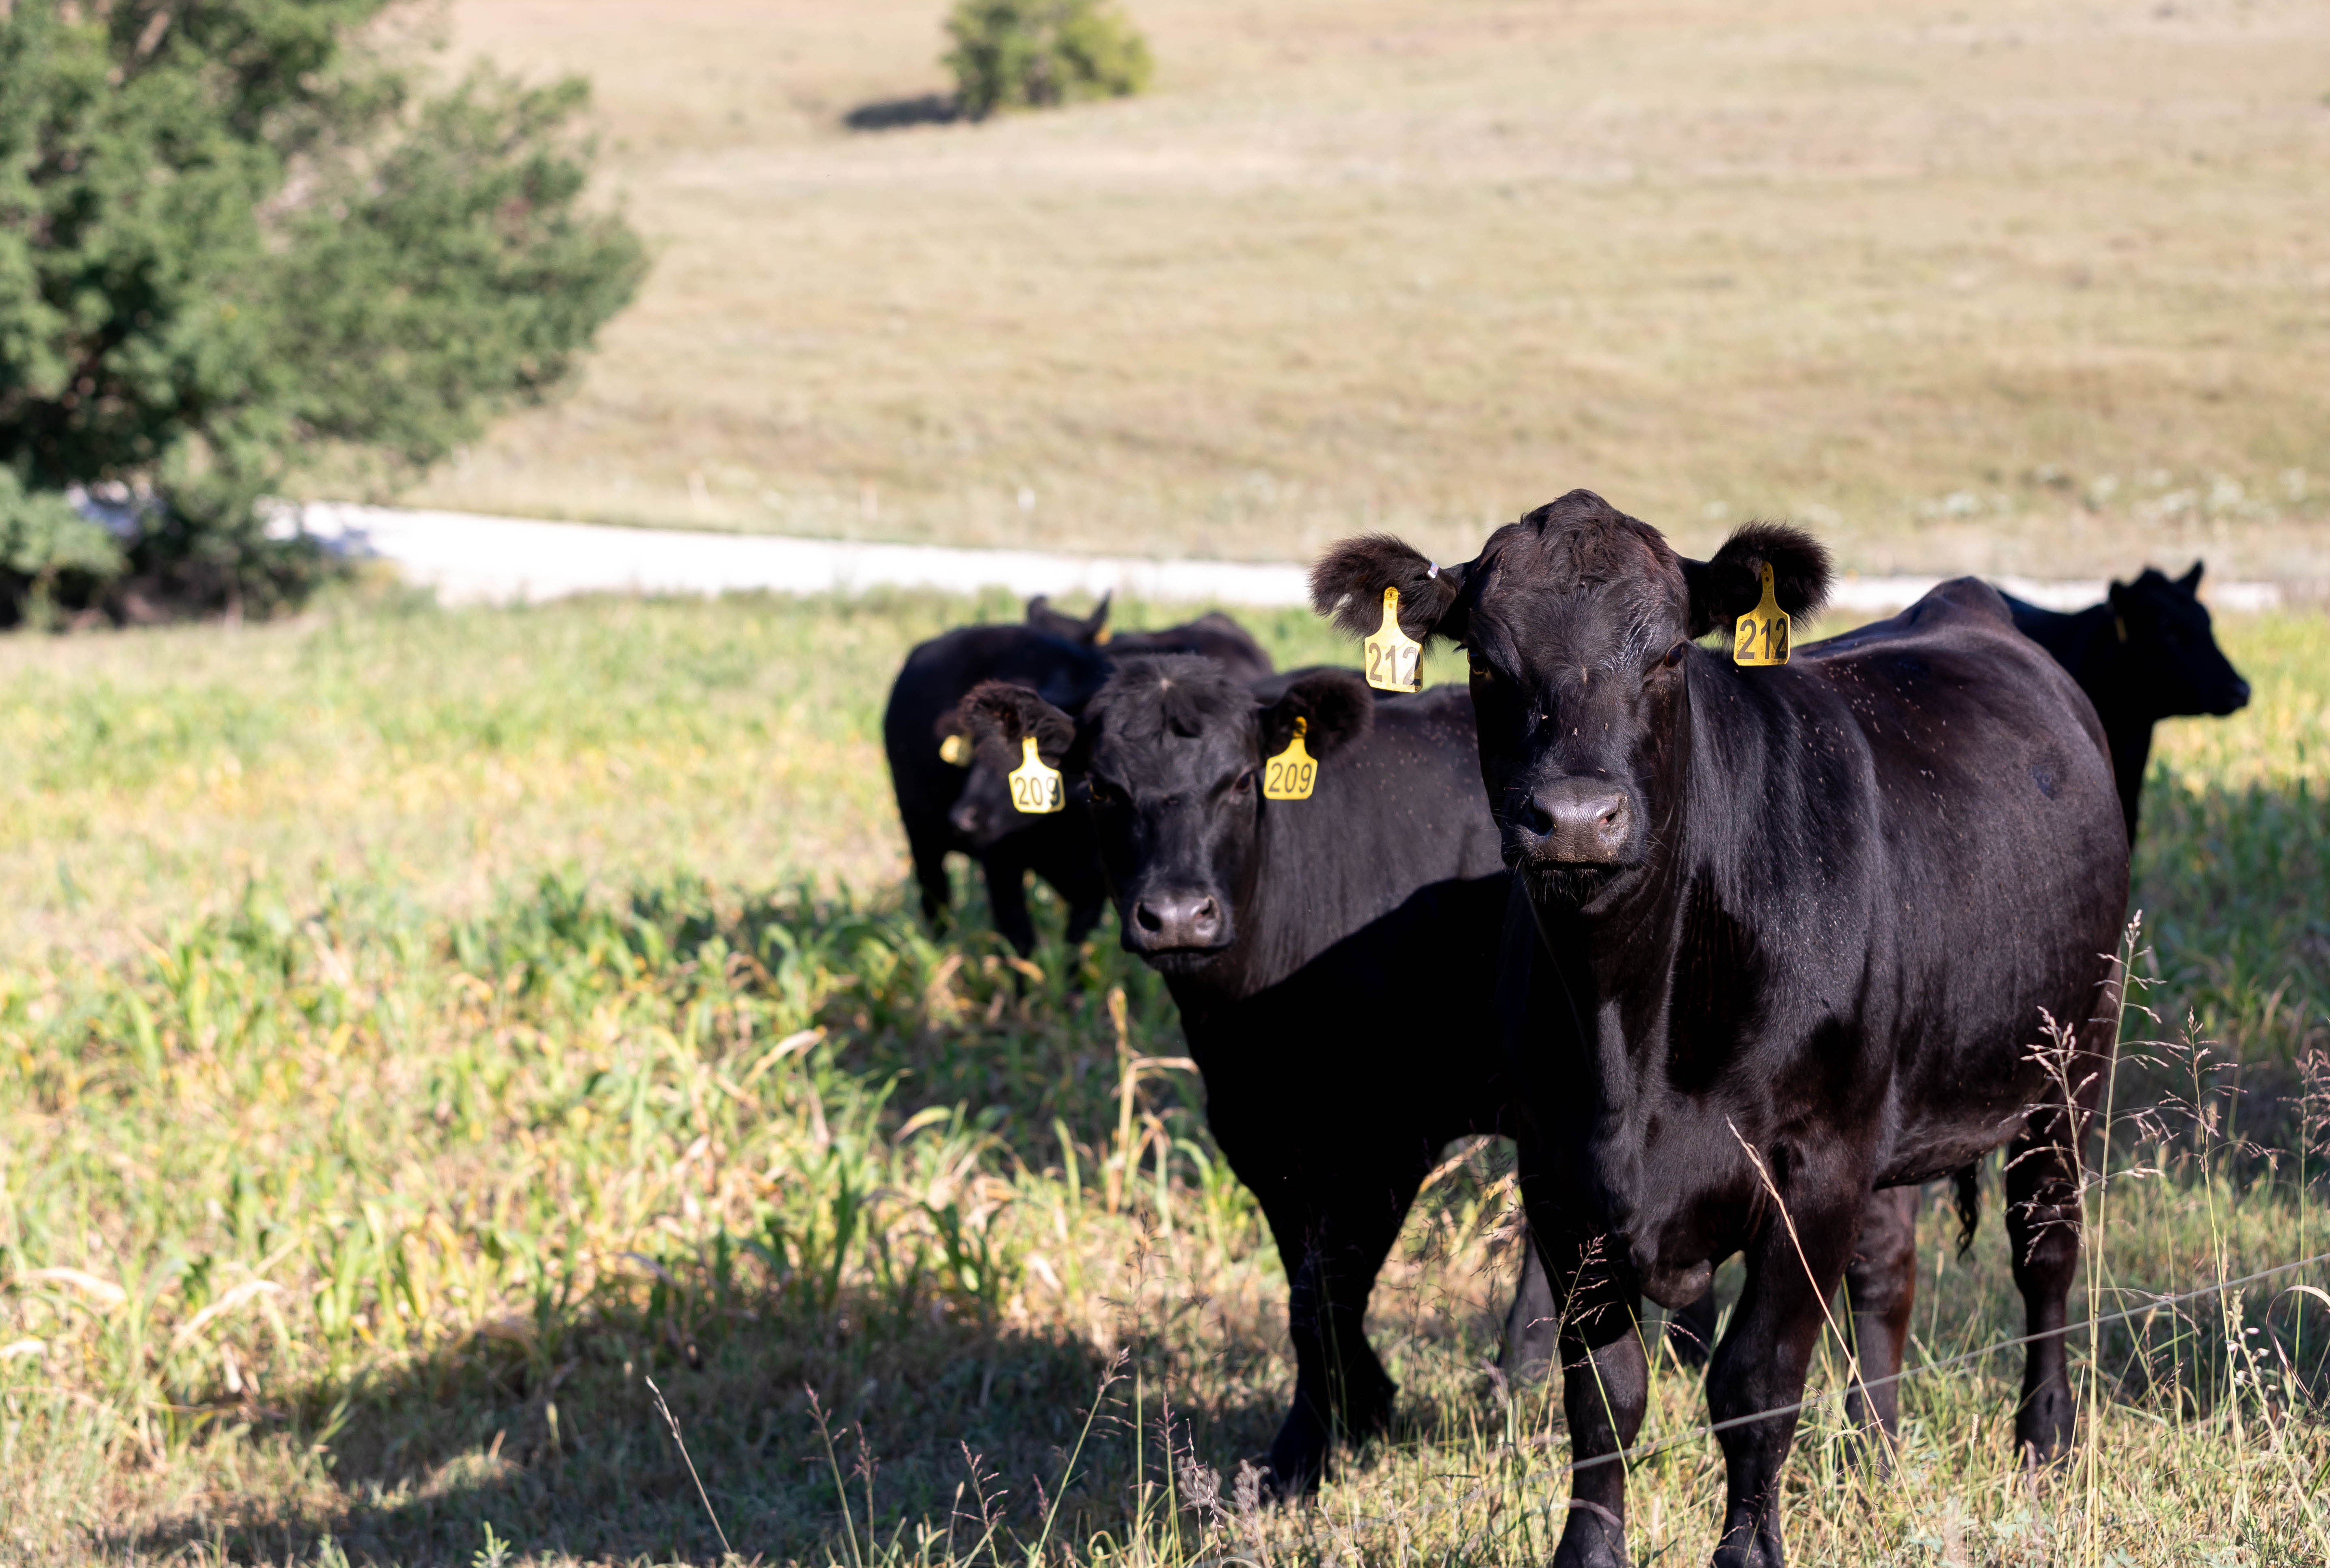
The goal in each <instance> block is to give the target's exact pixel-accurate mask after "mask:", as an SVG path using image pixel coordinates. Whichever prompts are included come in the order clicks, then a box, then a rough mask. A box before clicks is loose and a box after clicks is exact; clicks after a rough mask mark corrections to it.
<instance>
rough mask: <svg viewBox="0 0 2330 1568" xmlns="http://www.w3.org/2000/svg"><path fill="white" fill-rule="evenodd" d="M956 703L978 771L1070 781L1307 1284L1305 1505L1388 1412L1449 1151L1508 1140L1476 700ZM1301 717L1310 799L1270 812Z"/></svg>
mask: <svg viewBox="0 0 2330 1568" xmlns="http://www.w3.org/2000/svg"><path fill="white" fill-rule="evenodd" d="M963 707H964V712H965V714H966V716H968V717H970V718H971V721H972V724H973V727H974V728H975V729H976V731H977V733H978V736H979V742H980V755H981V759H982V763H981V765H982V766H992V767H996V768H1008V767H1009V766H1011V765H1015V764H1016V763H1017V762H1018V758H1019V757H1020V755H1021V744H1020V743H1021V741H1022V739H1023V738H1024V737H1026V736H1034V737H1035V738H1036V740H1037V746H1038V755H1041V756H1043V757H1044V758H1045V759H1046V760H1047V761H1048V762H1050V763H1052V764H1053V765H1056V766H1058V767H1061V768H1063V769H1064V770H1065V771H1066V774H1067V775H1068V778H1069V781H1070V787H1071V798H1072V801H1073V802H1074V803H1073V804H1072V805H1071V807H1070V811H1071V813H1076V812H1083V813H1088V817H1089V821H1090V822H1091V823H1092V827H1093V831H1094V833H1095V835H1096V836H1097V839H1098V841H1099V849H1100V856H1101V863H1102V865H1103V867H1104V868H1105V869H1106V871H1107V877H1108V883H1109V889H1110V891H1111V893H1112V894H1113V897H1114V898H1115V900H1116V906H1117V917H1118V922H1119V924H1120V926H1121V927H1122V934H1123V942H1124V946H1125V947H1126V948H1127V949H1128V950H1130V951H1132V952H1133V953H1137V954H1139V955H1141V957H1142V958H1143V959H1145V960H1146V961H1147V962H1148V963H1149V964H1150V965H1151V966H1152V967H1154V968H1155V969H1157V970H1158V971H1159V972H1160V974H1163V975H1164V977H1165V982H1166V984H1167V986H1168V987H1169V988H1170V990H1171V992H1172V993H1173V1000H1174V1002H1175V1003H1176V1004H1178V1005H1179V1008H1180V1011H1181V1027H1182V1031H1183V1032H1184V1033H1185V1034H1186V1035H1187V1037H1188V1040H1189V1053H1190V1055H1191V1056H1193V1057H1194V1058H1196V1060H1197V1061H1198V1066H1199V1067H1200V1068H1201V1069H1203V1070H1204V1073H1205V1080H1206V1116H1207V1120H1208V1124H1209V1125H1210V1126H1212V1128H1213V1132H1214V1136H1215V1138H1216V1140H1217V1142H1218V1143H1219V1144H1220V1145H1221V1149H1222V1152H1223V1154H1224V1155H1227V1157H1228V1159H1229V1162H1230V1165H1231V1167H1232V1169H1234V1170H1236V1172H1237V1174H1238V1179H1239V1180H1241V1181H1243V1182H1244V1183H1246V1185H1247V1187H1248V1188H1250V1189H1251V1190H1252V1191H1253V1193H1254V1194H1255V1198H1256V1199H1257V1200H1258V1201H1259V1202H1260V1203H1261V1205H1262V1209H1263V1212H1264V1215H1265V1216H1267V1218H1268V1219H1269V1221H1270V1231H1271V1236H1272V1238H1273V1239H1274V1240H1275V1241H1276V1242H1277V1245H1278V1250H1279V1257H1280V1258H1281V1259H1282V1260H1283V1262H1284V1264H1285V1266H1286V1278H1287V1281H1288V1285H1289V1299H1288V1304H1287V1319H1288V1322H1287V1326H1288V1330H1289V1332H1290V1334H1291V1335H1292V1337H1293V1343H1294V1356H1295V1365H1296V1380H1295V1391H1294V1400H1293V1406H1292V1408H1291V1409H1290V1410H1289V1411H1288V1412H1287V1416H1286V1420H1285V1422H1284V1424H1283V1426H1282V1428H1281V1429H1280V1431H1279V1434H1278V1438H1277V1440H1276V1441H1275V1442H1274V1443H1273V1444H1272V1445H1271V1450H1270V1475H1271V1481H1272V1485H1273V1486H1274V1488H1275V1489H1276V1490H1277V1491H1278V1492H1279V1493H1280V1494H1281V1495H1283V1496H1300V1495H1302V1494H1303V1493H1305V1492H1307V1491H1309V1490H1310V1489H1311V1488H1312V1487H1316V1486H1317V1485H1318V1484H1319V1481H1320V1480H1321V1478H1322V1477H1323V1476H1324V1475H1325V1474H1326V1472H1327V1468H1328V1463H1329V1458H1330V1453H1331V1445H1332V1441H1333V1439H1334V1437H1335V1435H1336V1434H1337V1432H1338V1431H1339V1430H1340V1432H1341V1433H1343V1434H1345V1435H1348V1436H1350V1437H1353V1438H1361V1437H1366V1436H1368V1435H1369V1434H1371V1433H1375V1432H1379V1431H1381V1430H1383V1429H1384V1427H1385V1425H1386V1423H1387V1422H1388V1421H1389V1419H1390V1416H1391V1407H1392V1395H1393V1392H1394V1390H1393V1384H1392V1382H1391V1379H1390V1378H1389V1377H1388V1375H1386V1373H1385V1372H1384V1370H1383V1366H1382V1364H1381V1363H1380V1362H1378V1360H1377V1358H1376V1355H1375V1353H1374V1351H1373V1350H1372V1349H1370V1348H1369V1345H1368V1342H1367V1336H1366V1332H1365V1326H1364V1320H1365V1317H1366V1313H1367V1305H1368V1297H1369V1292H1370V1291H1371V1290H1372V1289H1373V1288H1374V1285H1375V1278H1376V1274H1377V1271H1378V1269H1380V1268H1381V1267H1382V1265H1383V1260H1384V1258H1385V1256H1386V1254H1387V1253H1388V1251H1389V1250H1390V1249H1391V1246H1392V1243H1393V1241H1394V1240H1396V1239H1397V1236H1398V1234H1399V1227H1400V1223H1401V1221H1403V1220H1404V1219H1405V1218H1406V1216H1407V1209H1408V1205H1409V1204H1410V1203H1411V1202H1413V1201H1414V1200H1415V1197H1416V1190H1417V1188H1418V1186H1419V1185H1420V1183H1422V1181H1423V1179H1424V1177H1425V1174H1427V1173H1429V1171H1430V1170H1431V1168H1432V1164H1433V1162H1434V1161H1435V1159H1436V1158H1438V1156H1439V1155H1440V1151H1441V1149H1442V1147H1443V1146H1444V1145H1446V1144H1447V1143H1448V1142H1449V1140H1451V1139H1452V1138H1456V1137H1461V1136H1464V1135H1466V1134H1469V1133H1485V1132H1497V1131H1501V1130H1505V1122H1504V1107H1505V1102H1506V1096H1505V1092H1504V1088H1503V1085H1502V1082H1501V1077H1500V1073H1499V1067H1498V1064H1499V1051H1498V1047H1497V1042H1496V1035H1495V1014H1494V1010H1493V1003H1492V982H1493V979H1494V964H1495V956H1494V955H1495V948H1496V943H1497V935H1498V932H1499V930H1500V929H1501V927H1502V924H1503V919H1504V909H1505V904H1506V899H1507V894H1508V889H1509V885H1510V879H1509V878H1508V877H1507V876H1506V875H1505V873H1504V871H1503V870H1502V869H1501V867H1500V865H1499V864H1498V856H1497V844H1496V830H1495V825H1494V824H1493V823H1492V822H1491V821H1490V819H1489V814H1488V813H1487V811H1486V810H1485V809H1484V803H1483V802H1482V799H1481V790H1480V784H1479V783H1478V781H1477V779H1476V777H1475V775H1474V772H1473V733H1472V708H1471V705H1470V704H1469V703H1467V702H1466V700H1465V698H1464V695H1463V693H1462V692H1459V691H1454V690H1450V689H1441V690H1435V691H1427V692H1425V693H1423V694H1422V695H1420V696H1416V697H1403V698H1384V699H1381V700H1377V699H1375V698H1372V697H1371V694H1370V693H1369V690H1368V689H1367V687H1366V686H1365V685H1363V684H1362V683H1361V682H1360V679H1359V677H1358V676H1357V675H1356V674H1352V673H1350V672H1346V671H1341V670H1305V671H1302V672H1300V673H1298V674H1294V675H1290V676H1282V677H1278V678H1276V679H1272V680H1268V681H1264V682H1260V683H1258V684H1257V685H1255V686H1254V687H1252V688H1249V687H1247V686H1246V685H1244V684H1241V683H1239V682H1237V681H1234V680H1232V679H1228V678H1227V677H1226V676H1225V675H1224V674H1223V673H1222V672H1221V670H1219V669H1218V668H1217V667H1216V666H1213V665H1210V664H1208V663H1207V662H1206V661H1204V660H1197V659H1186V658H1183V659H1173V658H1168V659H1146V660H1127V661H1126V662H1125V663H1124V664H1123V665H1122V666H1121V667H1120V668H1119V669H1118V670H1117V671H1116V673H1115V674H1114V675H1113V676H1112V677H1111V678H1110V679H1109V682H1108V684H1107V685H1106V686H1104V687H1103V688H1102V689H1101V690H1100V692H1099V693H1098V694H1097V695H1096V696H1094V698H1093V699H1092V701H1091V703H1090V705H1089V706H1088V707H1087V708H1085V710H1084V716H1083V717H1082V719H1081V721H1078V720H1075V719H1073V718H1072V717H1070V716H1069V715H1068V714H1066V713H1065V712H1063V711H1061V710H1060V709H1059V708H1056V707H1055V706H1053V705H1050V704H1047V703H1046V702H1044V701H1043V700H1042V699H1041V698H1037V697H1036V696H1035V695H1033V694H1032V693H1029V692H1027V691H1024V690H1020V689H1016V688H1012V687H1008V686H996V685H990V686H982V687H980V689H978V690H977V691H974V692H973V693H972V694H971V698H969V699H968V700H967V701H966V702H965V703H964V705H963ZM1298 724H1299V725H1300V726H1301V727H1302V729H1303V731H1304V732H1305V733H1304V736H1303V739H1304V744H1305V747H1306V749H1307V750H1308V751H1309V752H1310V754H1311V755H1312V756H1313V757H1314V758H1316V759H1318V763H1319V770H1318V776H1317V785H1316V790H1315V793H1314V794H1312V796H1311V798H1310V799H1308V800H1270V799H1266V798H1265V797H1264V788H1263V784H1264V777H1263V775H1264V766H1265V764H1266V762H1267V760H1268V759H1269V758H1270V757H1273V756H1274V755H1279V754H1280V753H1281V752H1282V751H1283V750H1284V749H1285V748H1286V746H1287V745H1288V743H1289V741H1290V740H1291V739H1292V738H1293V736H1294V734H1295V733H1296V729H1297V726H1298ZM1539 1337H1540V1338H1546V1337H1549V1326H1546V1327H1545V1328H1541V1329H1540V1330H1539ZM1538 1354H1539V1355H1543V1354H1546V1352H1545V1350H1543V1349H1540V1350H1539V1352H1538Z"/></svg>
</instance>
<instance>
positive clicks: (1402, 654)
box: [1360, 588, 1424, 691]
mask: <svg viewBox="0 0 2330 1568" xmlns="http://www.w3.org/2000/svg"><path fill="white" fill-rule="evenodd" d="M1360 646H1362V647H1363V648H1365V649H1366V650H1367V654H1368V684H1369V686H1372V687H1374V688H1375V689H1377V690H1378V691H1421V690H1423V689H1424V679H1423V677H1422V676H1421V675H1420V674H1418V673H1417V670H1416V665H1417V663H1418V662H1419V661H1420V660H1422V659H1423V658H1424V644H1423V643H1421V642H1418V641H1416V639H1415V638H1413V637H1410V636H1409V635H1408V634H1407V632H1403V631H1401V630H1400V629H1399V590H1398V589H1397V588H1386V589H1385V590H1384V618H1383V624H1382V625H1381V626H1378V627H1377V628H1376V632H1375V635H1374V636H1372V637H1370V638H1369V639H1368V640H1367V641H1365V642H1364V643H1362V644H1361V645H1360Z"/></svg>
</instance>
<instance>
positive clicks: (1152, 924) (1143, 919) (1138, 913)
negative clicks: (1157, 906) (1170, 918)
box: [1132, 904, 1165, 931]
mask: <svg viewBox="0 0 2330 1568" xmlns="http://www.w3.org/2000/svg"><path fill="white" fill-rule="evenodd" d="M1132 918H1133V919H1134V921H1135V922H1137V923H1138V924H1139V925H1140V927H1141V929H1142V930H1143V931H1162V930H1163V929H1165V920H1164V917H1162V916H1160V915H1159V914H1158V913H1157V911H1156V910H1154V909H1152V908H1150V907H1149V906H1148V905H1146V904H1135V905H1134V906H1133V907H1132Z"/></svg>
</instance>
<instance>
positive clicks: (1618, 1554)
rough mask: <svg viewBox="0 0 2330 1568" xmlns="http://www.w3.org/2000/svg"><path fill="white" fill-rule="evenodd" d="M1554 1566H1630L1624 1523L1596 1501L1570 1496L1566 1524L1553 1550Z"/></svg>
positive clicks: (1580, 1567)
mask: <svg viewBox="0 0 2330 1568" xmlns="http://www.w3.org/2000/svg"><path fill="white" fill-rule="evenodd" d="M1553 1568H1629V1564H1628V1563H1627V1559H1626V1526H1625V1525H1624V1523H1623V1522H1622V1521H1620V1519H1619V1517H1618V1516H1617V1515H1615V1514H1614V1513H1612V1512H1611V1511H1610V1510H1609V1509H1607V1508H1605V1507H1603V1506H1601V1505H1599V1504H1597V1503H1588V1502H1586V1501H1584V1500H1583V1499H1580V1498H1576V1497H1573V1498H1571V1499H1570V1503H1569V1525H1568V1528H1567V1529H1565V1530H1563V1531H1562V1533H1561V1544H1560V1545H1559V1546H1558V1547H1557V1548H1555V1550H1554V1554H1553Z"/></svg>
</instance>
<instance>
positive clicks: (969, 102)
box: [942, 0, 1150, 119]
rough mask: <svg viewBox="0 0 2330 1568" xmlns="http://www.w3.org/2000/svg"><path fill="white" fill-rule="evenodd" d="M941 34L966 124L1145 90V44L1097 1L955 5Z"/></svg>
mask: <svg viewBox="0 0 2330 1568" xmlns="http://www.w3.org/2000/svg"><path fill="white" fill-rule="evenodd" d="M947 35H948V36H949V37H950V38H952V39H953V40H954V47H953V48H952V49H951V50H949V51H948V52H947V53H946V55H945V57H944V60H943V62H942V63H944V64H945V66H946V67H947V69H948V70H950V71H953V72H954V79H955V88H956V91H957V94H958V95H959V96H960V98H961V101H962V111H963V112H964V113H965V114H967V115H969V116H971V119H985V118H987V116H989V115H990V114H992V113H994V112H995V111H996V110H997V109H1041V108H1046V107H1048V106H1050V105H1053V104H1060V103H1069V102H1073V101H1075V100H1078V99H1089V98H1123V97H1126V96H1128V95H1130V94H1132V93H1136V92H1139V91H1140V90H1141V89H1142V88H1143V87H1146V86H1147V85H1148V84H1149V71H1150V59H1149V44H1148V43H1147V42H1146V41H1145V40H1144V39H1143V38H1142V37H1141V33H1140V32H1139V31H1138V30H1137V29H1136V28H1134V26H1133V25H1132V22H1131V21H1130V20H1128V19H1127V18H1126V17H1125V16H1124V14H1122V12H1120V11H1118V10H1117V9H1116V8H1115V7H1114V6H1113V5H1107V4H1104V3H1103V0H956V5H955V8H954V11H953V13H952V14H951V15H950V16H948V18H947Z"/></svg>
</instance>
